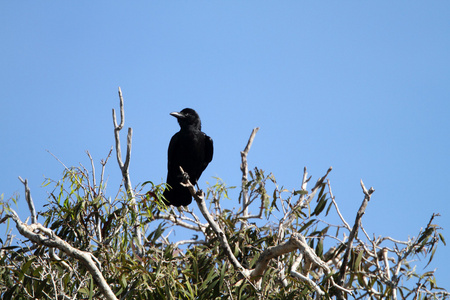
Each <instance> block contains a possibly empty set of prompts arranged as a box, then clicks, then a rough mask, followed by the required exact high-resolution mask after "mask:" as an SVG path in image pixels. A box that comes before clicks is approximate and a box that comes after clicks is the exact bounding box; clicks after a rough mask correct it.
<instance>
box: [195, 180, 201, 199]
mask: <svg viewBox="0 0 450 300" xmlns="http://www.w3.org/2000/svg"><path fill="white" fill-rule="evenodd" d="M195 186H196V187H197V192H196V194H197V195H198V196H200V197H201V196H202V195H203V191H202V190H201V189H200V187H199V186H198V183H197V182H196V183H195Z"/></svg>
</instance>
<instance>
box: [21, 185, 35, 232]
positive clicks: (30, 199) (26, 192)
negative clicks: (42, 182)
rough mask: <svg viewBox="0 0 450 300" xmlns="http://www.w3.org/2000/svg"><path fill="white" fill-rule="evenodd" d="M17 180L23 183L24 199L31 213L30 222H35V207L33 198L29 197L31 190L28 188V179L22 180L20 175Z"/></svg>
mask: <svg viewBox="0 0 450 300" xmlns="http://www.w3.org/2000/svg"><path fill="white" fill-rule="evenodd" d="M19 180H20V182H22V183H23V184H24V185H25V199H26V200H27V203H28V209H29V210H30V213H31V224H35V223H37V217H36V209H35V208H34V202H33V199H32V198H31V191H30V188H29V187H28V180H27V179H25V180H23V179H22V177H20V176H19Z"/></svg>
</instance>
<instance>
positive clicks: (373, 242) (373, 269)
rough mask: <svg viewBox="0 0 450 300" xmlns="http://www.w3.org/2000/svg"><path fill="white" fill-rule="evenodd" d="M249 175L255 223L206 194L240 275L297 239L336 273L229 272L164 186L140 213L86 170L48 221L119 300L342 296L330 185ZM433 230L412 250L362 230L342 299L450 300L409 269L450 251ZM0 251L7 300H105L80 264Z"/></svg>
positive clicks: (73, 174)
mask: <svg viewBox="0 0 450 300" xmlns="http://www.w3.org/2000/svg"><path fill="white" fill-rule="evenodd" d="M103 166H104V165H103ZM327 174H328V173H327ZM249 175H250V179H249V180H243V184H242V186H241V193H240V203H241V204H242V202H243V200H244V199H243V197H245V195H247V200H248V202H247V203H248V207H251V208H252V209H254V210H256V211H260V214H259V215H258V217H254V218H250V217H251V216H250V217H249V215H246V217H245V215H244V213H243V211H244V208H243V207H241V208H240V209H237V210H231V209H227V208H223V206H224V205H221V203H222V201H223V202H225V200H224V199H227V198H230V195H231V193H230V191H229V190H230V188H229V187H227V186H226V185H225V183H224V182H223V181H222V180H220V179H217V183H216V184H214V185H212V186H211V187H209V188H208V190H207V192H206V195H207V197H208V200H209V203H210V210H211V211H214V214H213V217H214V220H215V221H216V222H217V223H218V224H219V226H220V228H222V230H223V231H224V233H225V236H226V240H227V241H228V243H229V245H230V248H231V249H232V252H233V255H234V256H235V257H236V259H237V260H238V261H239V263H240V264H242V266H243V267H244V268H245V269H249V270H253V269H255V268H256V266H257V265H258V264H261V263H262V261H261V257H262V256H263V255H265V254H267V252H265V251H267V249H269V247H272V246H276V245H281V244H282V243H283V242H285V241H286V240H288V239H289V238H291V237H292V236H293V235H294V234H297V233H298V234H301V235H302V236H304V237H306V239H307V241H308V245H309V247H310V249H312V250H313V251H314V253H315V254H316V255H317V257H318V258H320V260H321V261H323V262H324V263H326V265H327V266H328V267H329V269H330V270H331V273H329V274H328V273H327V272H326V269H324V268H323V267H321V266H319V265H317V264H316V263H314V262H313V261H311V260H309V259H308V256H307V255H306V254H305V253H304V252H302V251H299V250H294V251H290V252H287V253H285V254H283V255H278V256H277V257H274V258H273V259H270V261H269V262H268V264H267V267H266V268H265V269H264V272H263V275H262V276H261V277H259V278H249V277H248V276H246V275H245V274H244V273H243V272H242V270H238V269H236V268H235V266H234V265H233V264H231V263H230V260H229V256H228V254H227V253H226V252H225V251H224V249H223V247H222V246H221V242H220V239H219V238H218V236H217V234H216V233H215V232H214V231H213V230H212V229H211V226H209V225H208V223H204V221H202V218H200V217H198V216H196V215H195V213H194V212H193V211H188V210H173V209H171V208H164V205H163V204H162V201H161V197H162V191H163V189H164V186H162V185H154V184H153V183H150V182H149V183H146V184H145V185H144V186H141V187H140V189H141V191H136V192H137V197H138V199H140V201H138V209H137V213H136V210H134V209H132V208H131V207H130V201H129V200H130V199H129V198H128V197H129V196H127V193H126V192H125V191H124V190H123V189H121V188H119V191H118V193H117V194H116V196H114V197H110V196H107V194H106V190H105V186H106V184H105V183H104V182H103V179H101V180H100V182H99V183H98V184H96V181H95V179H94V178H91V177H92V176H90V172H88V171H87V170H86V169H85V168H84V167H73V168H70V169H65V171H64V174H63V176H62V178H61V179H60V180H58V181H53V180H50V179H48V180H47V181H46V182H45V185H46V186H49V187H50V186H51V187H52V189H51V192H50V193H49V199H48V200H49V203H48V205H46V207H45V211H43V212H42V213H40V217H41V218H43V219H44V221H43V225H44V226H45V227H48V228H50V229H51V230H53V231H54V233H55V234H56V235H57V236H59V237H60V238H62V239H63V240H65V241H66V242H67V243H69V244H70V245H72V246H73V247H75V248H78V249H80V250H83V251H87V252H90V253H92V254H93V255H94V256H95V257H96V259H97V260H98V261H99V262H100V265H101V271H102V274H103V276H104V278H105V280H106V281H107V283H108V284H109V285H110V287H111V288H112V290H113V291H114V293H115V295H116V296H117V298H119V299H316V298H319V296H320V293H319V291H322V293H323V296H324V297H325V298H327V297H331V296H333V295H338V292H337V290H336V286H334V285H333V282H337V279H338V277H339V276H340V275H341V274H340V267H341V264H342V257H343V255H344V253H345V252H346V249H347V245H348V236H349V233H350V231H351V229H352V228H351V227H350V226H349V225H348V224H347V223H346V222H345V220H344V219H343V218H342V219H341V220H342V224H340V225H332V224H329V223H327V222H326V221H325V218H327V217H328V215H329V214H330V213H332V212H337V214H339V211H338V207H337V204H336V202H335V199H334V197H333V195H332V194H331V189H330V186H329V182H328V183H327V182H325V181H324V180H322V181H320V179H319V180H318V183H316V186H315V187H314V188H313V189H312V190H311V191H310V192H308V191H307V190H306V188H305V187H306V183H307V182H308V181H309V179H306V171H305V179H304V181H303V183H302V187H300V189H298V190H293V191H288V190H286V189H284V188H283V187H279V186H278V184H277V182H276V180H275V178H274V176H273V175H272V174H270V175H265V172H264V171H263V170H260V169H257V168H255V169H254V170H253V171H250V172H249ZM323 179H324V178H323ZM269 187H270V188H273V191H271V192H270V193H269V191H268V189H269ZM147 189H150V190H149V191H148V192H145V193H139V192H142V190H145V191H147ZM236 201H237V200H236ZM2 204H3V210H2V211H3V213H2V217H3V218H2V220H3V221H5V220H6V217H5V216H6V215H7V213H8V211H9V210H10V208H9V206H8V202H7V201H3V200H2ZM339 215H340V214H339ZM434 219H435V216H434V215H433V217H432V218H431V220H430V222H429V223H428V224H427V226H426V227H425V229H423V230H420V231H419V233H418V235H417V237H416V238H411V239H409V240H408V241H406V242H401V241H395V240H393V239H392V238H390V237H379V238H370V237H369V236H368V235H367V234H366V233H365V231H364V230H363V229H362V228H359V230H358V232H359V233H360V234H361V235H363V236H362V237H359V236H356V238H355V239H354V241H353V245H352V246H351V247H350V261H349V264H348V267H347V268H346V273H345V276H344V283H345V284H344V286H343V287H344V288H345V289H346V290H350V291H352V295H353V297H354V298H356V299H366V298H367V299H368V298H374V299H386V298H401V299H406V298H408V297H412V296H414V297H417V299H423V298H426V299H432V298H435V299H438V298H439V299H443V298H449V294H448V293H447V292H446V291H445V290H443V289H441V288H439V287H438V286H437V283H436V278H435V277H434V272H433V271H426V272H424V273H419V272H418V271H417V270H416V266H414V265H412V264H411V263H410V261H411V258H413V257H416V256H419V257H428V259H429V261H430V262H431V260H432V259H433V256H434V254H435V251H436V249H437V246H438V244H439V242H444V243H445V241H444V238H443V236H442V234H441V233H440V231H441V228H440V227H439V226H437V225H436V224H435V223H434V221H435V220H434ZM136 220H137V221H138V222H139V223H140V224H141V228H140V229H141V230H142V232H144V233H145V239H144V243H143V248H144V253H145V255H144V256H143V257H139V255H137V254H136V253H137V251H136V249H135V247H136V246H135V245H136V244H134V243H133V239H135V238H136V237H135V236H134V234H133V232H134V230H133V229H134V228H133V224H135V223H136V222H135V221H136ZM252 220H253V221H254V222H253V221H252ZM186 224H190V225H189V226H186ZM174 226H181V227H185V230H190V231H191V239H190V240H186V241H170V240H173V238H172V237H170V230H171V229H172V228H173V227H174ZM167 232H169V234H167ZM0 242H1V243H2V245H3V247H2V249H1V252H0V294H1V296H2V299H101V298H103V295H102V294H101V291H100V290H99V289H98V287H97V286H96V284H95V281H94V278H93V276H92V274H90V273H89V272H88V271H87V269H86V267H85V266H84V265H83V264H81V263H80V262H79V261H78V260H77V259H75V258H73V257H70V256H67V255H66V254H65V253H64V252H62V251H60V250H58V249H56V248H48V247H45V246H42V245H37V244H35V243H32V242H30V241H24V242H19V243H13V241H12V240H11V239H9V238H8V239H7V240H5V241H3V240H0ZM302 276H303V277H302ZM304 277H306V278H308V279H309V281H308V280H304V279H302V278H304ZM333 278H334V281H333V280H332V279H333ZM314 284H316V285H317V286H318V289H319V290H317V288H316V287H314Z"/></svg>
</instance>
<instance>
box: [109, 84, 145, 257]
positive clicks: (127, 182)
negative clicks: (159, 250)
mask: <svg viewBox="0 0 450 300" xmlns="http://www.w3.org/2000/svg"><path fill="white" fill-rule="evenodd" d="M119 100H120V124H119V125H117V120H116V111H115V110H114V109H113V110H112V115H113V124H114V138H115V141H116V156H117V163H118V164H119V168H120V170H121V172H122V177H123V181H124V184H125V190H126V192H127V195H128V198H129V200H130V205H131V208H132V209H133V211H134V213H135V214H136V215H138V208H137V204H136V197H135V194H134V190H133V188H132V185H131V179H130V172H129V165H130V157H131V137H132V135H133V129H131V128H128V135H127V153H126V155H125V163H123V161H122V151H121V148H120V135H119V133H120V130H122V128H123V126H124V124H125V111H124V108H123V97H122V90H121V89H120V87H119ZM133 228H134V234H135V237H136V238H135V239H133V242H136V245H134V246H135V248H136V249H137V251H138V252H137V254H138V256H140V257H142V255H143V251H144V250H143V247H142V231H141V228H140V224H139V222H138V221H137V220H136V221H135V223H134V224H133Z"/></svg>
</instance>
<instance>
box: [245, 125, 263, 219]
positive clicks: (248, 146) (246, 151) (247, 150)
mask: <svg viewBox="0 0 450 300" xmlns="http://www.w3.org/2000/svg"><path fill="white" fill-rule="evenodd" d="M258 130H259V127H256V128H254V129H253V130H252V133H251V134H250V137H249V139H248V142H247V145H246V146H245V149H244V151H241V159H242V162H241V171H242V191H241V197H242V211H243V218H246V217H247V216H248V204H249V203H248V202H249V199H248V188H247V186H246V185H247V182H248V163H247V155H248V152H249V151H250V147H251V146H252V144H253V140H254V139H255V136H256V133H257V132H258Z"/></svg>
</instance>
